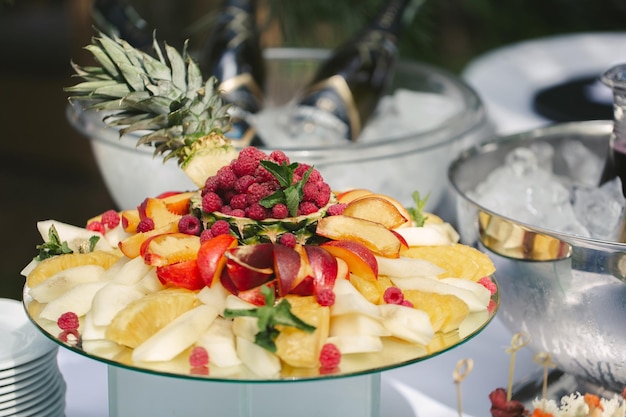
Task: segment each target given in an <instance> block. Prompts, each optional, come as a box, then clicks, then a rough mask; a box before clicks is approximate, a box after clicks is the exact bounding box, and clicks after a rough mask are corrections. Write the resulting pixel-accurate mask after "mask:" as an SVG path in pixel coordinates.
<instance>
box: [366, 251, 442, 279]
mask: <svg viewBox="0 0 626 417" xmlns="http://www.w3.org/2000/svg"><path fill="white" fill-rule="evenodd" d="M376 261H377V262H378V274H380V275H387V276H388V277H398V278H408V277H415V276H417V277H426V278H437V276H438V275H439V274H441V273H442V272H445V269H443V268H441V267H440V266H437V265H435V264H434V263H432V262H429V261H427V260H424V259H417V258H409V257H405V256H401V257H399V258H385V257H382V256H376Z"/></svg>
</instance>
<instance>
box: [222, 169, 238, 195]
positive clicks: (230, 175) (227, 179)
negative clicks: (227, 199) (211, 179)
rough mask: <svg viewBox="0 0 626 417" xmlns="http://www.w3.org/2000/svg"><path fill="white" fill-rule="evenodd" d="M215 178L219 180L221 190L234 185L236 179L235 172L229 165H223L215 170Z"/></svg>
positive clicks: (228, 188)
mask: <svg viewBox="0 0 626 417" xmlns="http://www.w3.org/2000/svg"><path fill="white" fill-rule="evenodd" d="M217 179H218V181H219V187H220V189H222V190H230V189H232V188H233V187H234V186H235V181H237V174H235V173H234V172H233V169H232V168H231V167H230V166H228V165H227V166H223V167H221V168H220V169H219V170H218V171H217Z"/></svg>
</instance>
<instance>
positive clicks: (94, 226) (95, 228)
mask: <svg viewBox="0 0 626 417" xmlns="http://www.w3.org/2000/svg"><path fill="white" fill-rule="evenodd" d="M86 229H87V230H91V231H92V232H100V233H102V234H104V232H105V228H104V224H102V222H99V221H93V222H90V223H89V224H88V225H87V227H86Z"/></svg>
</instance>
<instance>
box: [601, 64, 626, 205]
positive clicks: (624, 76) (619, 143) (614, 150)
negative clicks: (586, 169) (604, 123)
mask: <svg viewBox="0 0 626 417" xmlns="http://www.w3.org/2000/svg"><path fill="white" fill-rule="evenodd" d="M602 82H603V83H604V84H606V85H607V86H609V87H610V88H611V89H612V90H613V131H612V133H611V136H610V138H609V151H608V155H607V157H606V161H605V165H604V170H603V172H602V177H601V178H600V185H602V184H604V183H606V182H608V181H611V180H612V179H614V178H615V177H619V178H620V179H621V180H622V193H623V194H624V196H625V197H626V65H618V66H615V67H613V68H611V69H609V70H608V71H606V72H605V73H604V74H603V75H602Z"/></svg>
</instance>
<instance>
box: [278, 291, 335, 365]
mask: <svg viewBox="0 0 626 417" xmlns="http://www.w3.org/2000/svg"><path fill="white" fill-rule="evenodd" d="M286 298H287V300H288V301H289V303H291V312H292V313H293V314H295V315H296V316H298V318H300V319H301V320H303V321H304V322H306V323H307V324H310V325H311V326H315V331H314V332H313V333H307V332H305V331H304V330H300V329H297V328H295V327H289V326H280V325H279V326H276V329H277V330H279V331H280V334H279V335H278V337H277V338H276V340H275V343H276V356H278V357H279V358H280V359H281V360H282V361H283V362H285V363H286V364H288V365H291V366H294V367H301V368H315V367H318V366H319V356H320V351H321V349H322V346H323V345H324V342H325V341H326V338H327V337H328V334H329V329H330V309H329V308H328V307H322V306H321V305H319V304H318V303H317V301H316V300H315V297H313V296H308V297H300V296H291V295H288V296H287V297H286Z"/></svg>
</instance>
